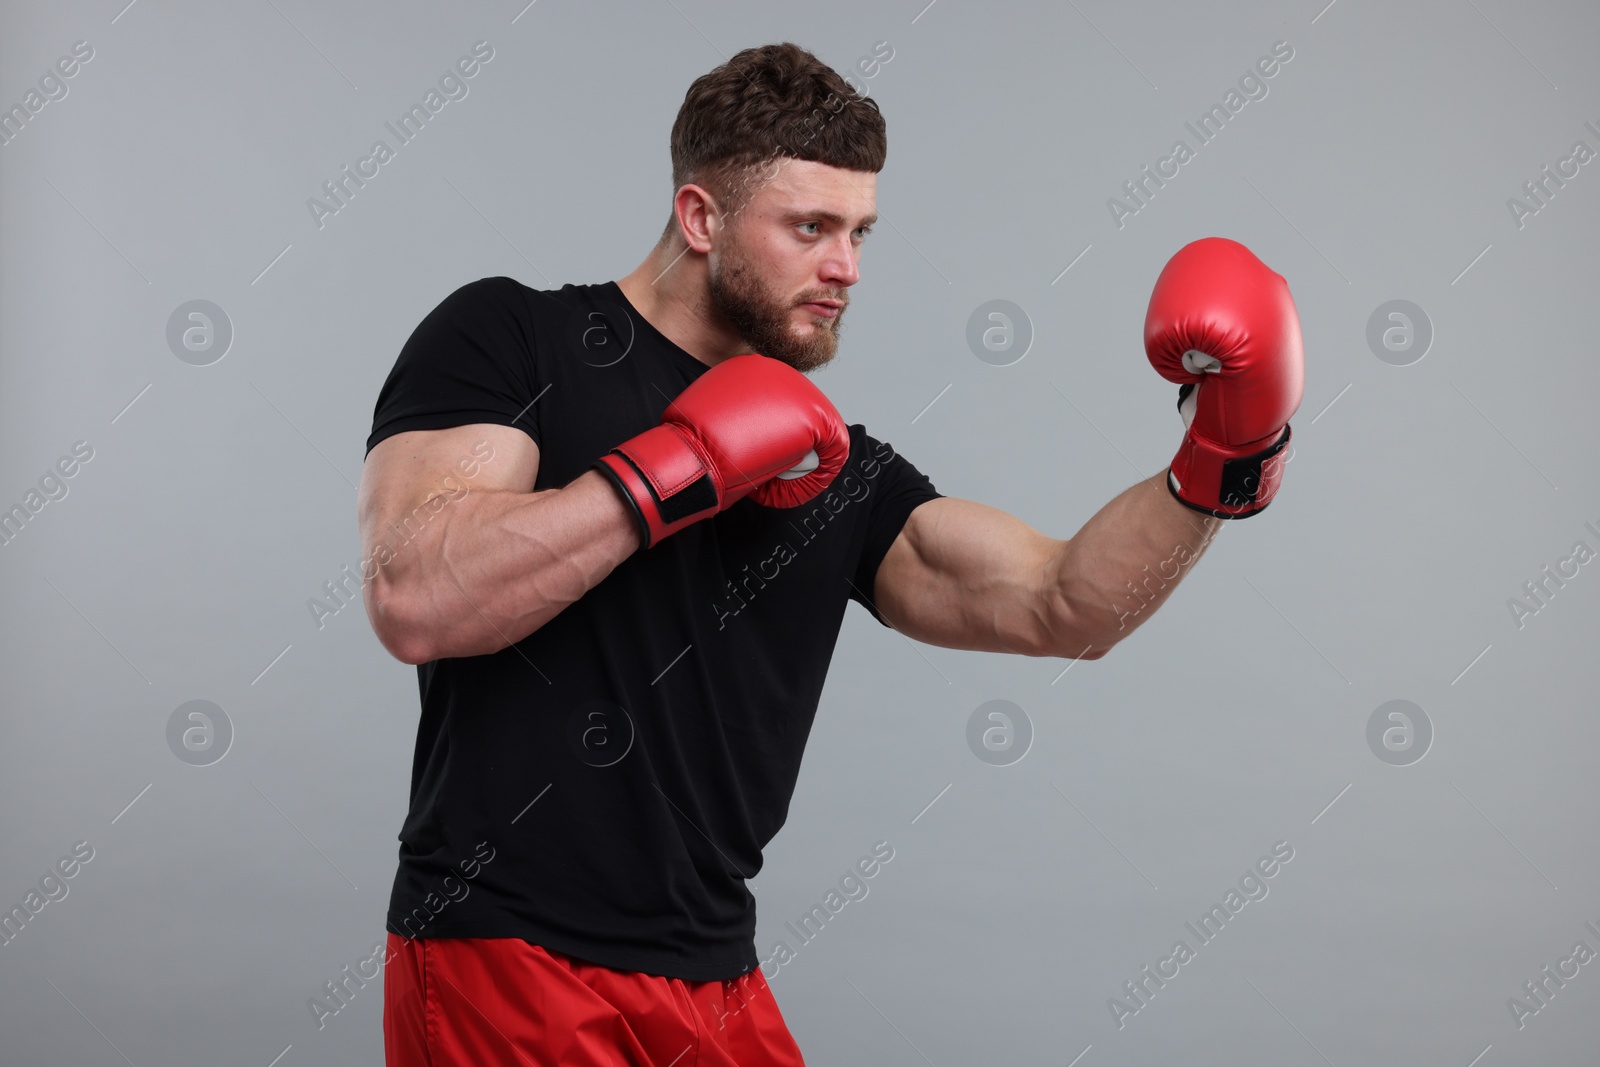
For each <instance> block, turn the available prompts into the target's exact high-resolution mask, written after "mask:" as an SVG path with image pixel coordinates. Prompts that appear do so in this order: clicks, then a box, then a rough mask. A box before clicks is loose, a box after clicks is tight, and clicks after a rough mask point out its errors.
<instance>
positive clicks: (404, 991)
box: [383, 933, 805, 1067]
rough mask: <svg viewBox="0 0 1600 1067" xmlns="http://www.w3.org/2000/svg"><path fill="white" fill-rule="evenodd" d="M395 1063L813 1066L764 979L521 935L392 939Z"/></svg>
mask: <svg viewBox="0 0 1600 1067" xmlns="http://www.w3.org/2000/svg"><path fill="white" fill-rule="evenodd" d="M385 958H386V960H387V962H386V963H385V965H384V968H383V1047H384V1062H385V1063H386V1064H387V1067H458V1065H459V1067H489V1065H500V1064H505V1065H506V1067H528V1065H534V1067H557V1065H559V1067H624V1065H626V1067H804V1064H805V1061H804V1060H803V1059H802V1058H801V1056H800V1047H799V1046H798V1045H796V1044H795V1041H794V1038H793V1036H791V1035H790V1033H789V1028H788V1027H787V1026H786V1025H785V1024H784V1021H783V1016H782V1015H781V1014H779V1012H778V1002H777V1001H776V1000H774V999H773V997H772V990H771V989H770V988H768V986H767V980H766V976H765V975H763V974H762V973H761V968H760V967H757V968H756V969H755V970H753V971H751V972H750V973H749V974H746V975H743V976H741V977H739V978H732V979H727V980H725V981H709V982H691V981H686V980H685V979H682V978H666V977H662V976H660V975H653V974H642V973H639V972H636V971H614V970H611V969H610V968H608V967H601V966H600V965H599V964H595V963H589V962H587V961H585V960H579V959H574V958H572V957H571V956H564V955H562V954H561V953H559V952H554V951H551V950H550V949H546V948H544V947H542V946H539V945H534V944H530V943H529V942H527V941H523V940H520V939H517V938H503V937H497V938H481V937H472V938H417V939H411V938H404V937H400V936H399V935H397V934H393V933H391V934H389V935H388V943H387V950H386V953H385Z"/></svg>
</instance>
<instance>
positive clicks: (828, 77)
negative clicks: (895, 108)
mask: <svg viewBox="0 0 1600 1067" xmlns="http://www.w3.org/2000/svg"><path fill="white" fill-rule="evenodd" d="M888 152H889V138H888V133H887V131H886V129H885V127H884V124H883V115H882V114H881V113H880V112H879V111H878V103H877V101H875V100H873V99H872V98H871V97H867V96H860V95H858V94H857V93H856V91H855V90H854V89H852V88H851V87H850V85H849V83H847V82H846V81H845V80H844V78H843V77H841V76H840V75H839V73H838V72H837V71H835V70H834V69H833V68H832V67H830V66H828V65H827V64H826V63H824V62H822V60H820V59H818V58H817V57H816V56H814V55H812V54H811V53H810V52H808V51H806V50H805V49H804V48H801V47H800V46H799V45H797V44H790V43H789V42H787V41H786V42H784V43H782V44H767V45H761V46H760V47H758V48H746V49H745V50H744V51H742V52H739V53H738V54H737V55H735V56H734V57H733V58H732V59H730V60H728V61H727V62H726V63H724V64H722V66H720V67H717V68H715V69H713V70H711V71H709V72H707V73H706V74H702V75H701V76H700V77H698V78H696V79H695V80H694V82H693V84H691V85H690V86H689V91H688V92H687V93H685V94H684V97H683V105H682V106H681V107H680V108H679V109H678V117H677V120H676V121H675V122H673V124H672V187H673V189H674V191H676V190H677V189H679V188H681V187H682V186H684V185H686V184H689V183H693V184H696V185H703V186H705V187H706V188H707V189H709V190H710V191H711V192H712V194H713V195H715V196H717V197H718V198H719V199H720V200H722V201H723V203H724V206H725V207H726V208H727V209H729V210H736V209H737V208H739V207H741V206H742V205H743V203H744V202H745V200H746V199H747V198H748V195H749V194H750V193H751V192H752V191H753V189H752V183H751V182H750V181H747V180H744V179H745V178H746V177H747V176H748V174H749V173H750V172H751V171H753V170H754V169H756V167H757V165H758V164H762V163H765V162H768V161H771V160H773V159H774V158H775V157H779V156H788V157H790V158H793V159H805V160H811V161H814V162H817V163H826V164H828V165H829V166H833V167H841V168H843V169H846V170H862V171H872V172H873V173H876V172H878V171H880V170H882V169H883V162H884V159H885V157H886V156H887V155H888Z"/></svg>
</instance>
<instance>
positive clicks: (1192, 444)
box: [1167, 425, 1290, 519]
mask: <svg viewBox="0 0 1600 1067" xmlns="http://www.w3.org/2000/svg"><path fill="white" fill-rule="evenodd" d="M1289 439H1290V431H1289V427H1288V426H1287V425H1285V426H1284V428H1283V432H1282V433H1280V434H1279V435H1278V437H1277V439H1276V440H1274V441H1273V442H1272V443H1271V444H1269V445H1267V446H1266V447H1265V448H1262V449H1260V450H1258V451H1255V452H1249V453H1245V454H1243V455H1240V454H1239V453H1238V450H1237V449H1232V448H1227V447H1225V446H1222V445H1218V444H1216V443H1215V442H1212V441H1207V440H1205V439H1204V438H1202V437H1197V436H1195V435H1194V434H1192V433H1191V434H1190V435H1189V436H1188V437H1186V438H1185V439H1184V442H1183V447H1182V448H1180V449H1179V450H1178V454H1177V456H1176V457H1174V458H1173V461H1172V466H1171V467H1170V468H1168V471H1167V488H1168V489H1169V490H1170V491H1171V492H1172V495H1173V496H1174V497H1175V498H1176V499H1177V500H1178V502H1179V503H1182V504H1185V505H1187V506H1189V507H1191V508H1193V509H1194V510H1196V511H1201V512H1204V513H1205V514H1207V515H1211V516H1213V517H1215V518H1219V519H1243V518H1248V517H1249V516H1251V515H1254V514H1255V513H1256V512H1258V511H1261V510H1262V509H1264V508H1265V507H1266V506H1267V505H1268V504H1270V503H1272V498H1273V497H1274V496H1276V495H1277V492H1278V485H1279V483H1280V482H1282V480H1283V465H1284V463H1285V461H1286V459H1287V457H1286V456H1285V450H1286V449H1287V448H1288V447H1289Z"/></svg>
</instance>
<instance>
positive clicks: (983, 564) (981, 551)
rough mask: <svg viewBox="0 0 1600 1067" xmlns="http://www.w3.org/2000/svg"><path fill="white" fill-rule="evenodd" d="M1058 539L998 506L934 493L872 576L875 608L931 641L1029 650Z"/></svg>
mask: <svg viewBox="0 0 1600 1067" xmlns="http://www.w3.org/2000/svg"><path fill="white" fill-rule="evenodd" d="M1061 544H1062V542H1060V541H1058V540H1055V539H1053V538H1050V537H1046V536H1045V535H1044V534H1042V533H1040V532H1039V531H1037V530H1035V529H1034V528H1033V527H1031V526H1029V525H1028V524H1027V523H1025V522H1023V521H1022V520H1021V519H1018V518H1015V517H1014V516H1011V515H1008V514H1006V513H1005V512H1003V511H1001V510H999V509H998V508H992V507H989V506H988V505H986V504H979V503H976V502H974V501H971V500H960V499H957V498H954V497H940V498H938V499H936V500H929V501H927V502H926V503H923V504H919V505H918V506H917V507H916V509H915V510H913V511H912V512H911V515H910V517H909V518H907V519H906V524H905V526H904V528H902V529H901V531H900V534H899V536H898V537H896V538H895V540H894V543H893V544H891V545H890V546H889V551H888V552H887V553H885V554H884V557H883V562H881V563H880V564H879V565H878V573H877V576H876V578H875V579H874V593H873V597H874V601H875V603H876V604H877V607H878V612H879V614H881V615H882V616H883V617H884V619H885V620H886V621H887V622H888V623H889V625H891V626H893V627H894V628H895V629H896V630H898V631H899V632H901V633H903V634H905V635H906V636H907V637H912V638H915V639H916V640H918V641H923V642H925V643H927V644H930V645H939V646H941V647H944V648H964V649H971V650H973V651H979V652H1015V653H1022V654H1033V650H1035V649H1037V648H1038V647H1039V646H1040V643H1041V640H1042V637H1043V635H1044V633H1045V632H1046V630H1047V620H1046V595H1047V593H1046V590H1047V582H1048V575H1049V572H1050V568H1051V565H1052V562H1053V560H1054V558H1055V555H1056V552H1057V550H1058V548H1059V546H1060V545H1061Z"/></svg>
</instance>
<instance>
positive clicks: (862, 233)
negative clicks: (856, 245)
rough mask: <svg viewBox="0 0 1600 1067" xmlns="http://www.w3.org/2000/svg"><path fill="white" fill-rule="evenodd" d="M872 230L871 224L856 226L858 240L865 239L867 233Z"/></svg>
mask: <svg viewBox="0 0 1600 1067" xmlns="http://www.w3.org/2000/svg"><path fill="white" fill-rule="evenodd" d="M871 232H872V227H871V226H858V227H856V240H858V241H861V240H865V239H866V236H867V234H869V233H871Z"/></svg>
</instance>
